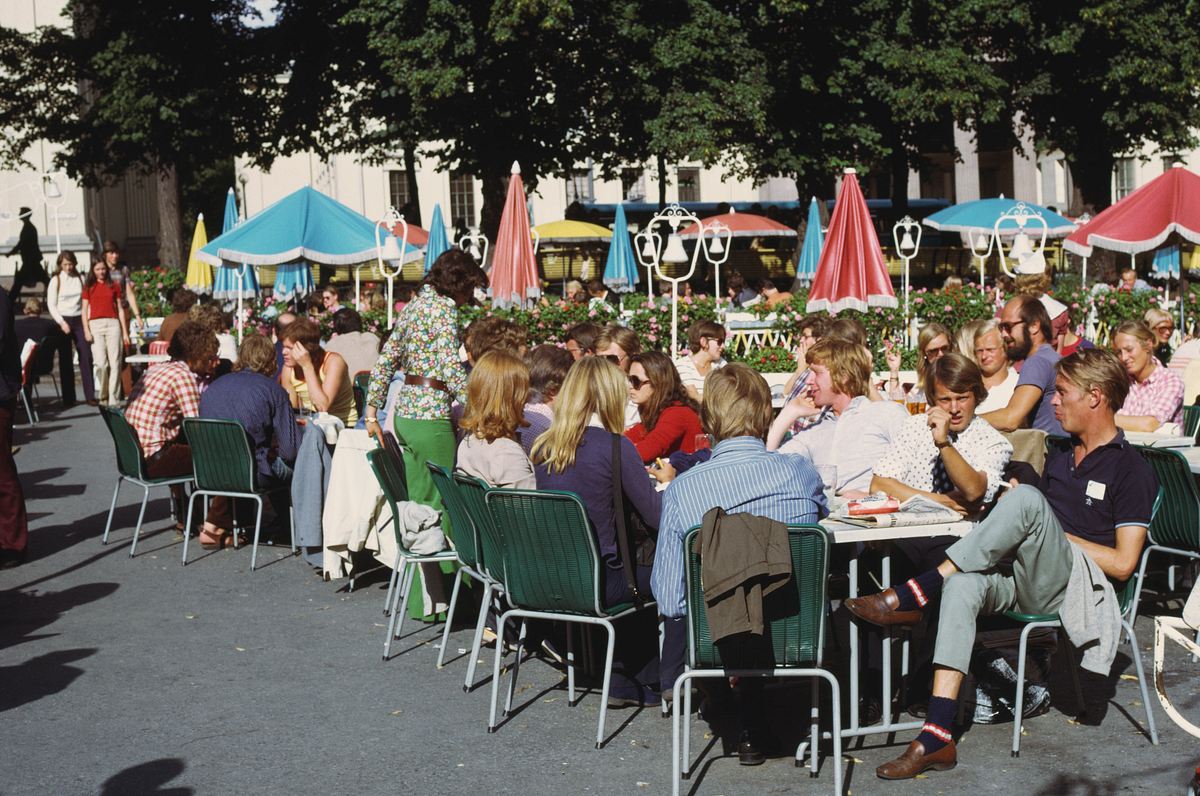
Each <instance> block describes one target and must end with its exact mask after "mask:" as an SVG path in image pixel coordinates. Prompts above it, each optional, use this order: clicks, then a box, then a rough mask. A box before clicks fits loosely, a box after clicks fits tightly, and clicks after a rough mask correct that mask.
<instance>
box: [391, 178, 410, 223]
mask: <svg viewBox="0 0 1200 796" xmlns="http://www.w3.org/2000/svg"><path fill="white" fill-rule="evenodd" d="M387 176H388V201H389V202H390V203H391V206H392V207H394V208H396V209H397V210H399V211H400V212H401V213H403V212H404V208H405V207H407V206H408V172H407V171H404V170H403V169H392V170H391V171H389V172H388V173H387Z"/></svg>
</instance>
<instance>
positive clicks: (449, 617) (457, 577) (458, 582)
mask: <svg viewBox="0 0 1200 796" xmlns="http://www.w3.org/2000/svg"><path fill="white" fill-rule="evenodd" d="M463 576H464V572H463V570H462V568H461V567H460V568H459V570H458V571H457V572H455V573H454V588H453V589H452V590H451V592H450V607H449V608H447V609H446V626H445V627H444V628H442V648H441V649H440V650H438V657H437V668H439V669H440V668H442V661H444V660H445V659H446V645H448V644H449V643H450V625H451V623H453V621H454V609H455V608H456V607H458V592H459V589H460V588H461V587H462V582H463Z"/></svg>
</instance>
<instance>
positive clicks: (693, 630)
mask: <svg viewBox="0 0 1200 796" xmlns="http://www.w3.org/2000/svg"><path fill="white" fill-rule="evenodd" d="M699 534H700V528H699V526H697V527H695V528H693V529H691V530H690V531H688V532H687V533H686V534H685V535H684V539H683V548H684V577H685V578H686V586H687V589H686V600H687V614H688V660H689V665H691V666H692V667H693V668H702V669H707V668H716V667H721V666H722V665H723V663H722V661H721V656H720V653H719V652H718V651H717V648H716V646H715V645H714V644H713V641H712V635H711V634H710V632H709V627H708V611H707V609H706V607H705V604H704V587H703V586H702V585H701V577H700V573H701V567H702V565H703V562H702V561H701V560H700V554H699V553H697V552H696V551H695V550H694V549H693V548H694V546H695V544H694V542H695V540H696V539H697V538H698V536H699ZM788 542H789V545H790V547H791V552H792V579H791V582H790V583H789V584H788V585H786V586H784V587H782V588H779V589H776V590H775V591H774V592H772V593H771V594H770V595H768V596H767V597H766V599H765V600H764V601H763V617H764V620H766V626H765V627H764V631H763V633H764V636H767V637H768V638H767V639H766V640H767V641H768V642H769V645H770V648H771V651H772V654H773V663H774V665H775V666H776V667H806V666H818V665H820V663H821V656H822V653H823V649H824V639H825V615H826V611H825V580H826V575H827V573H828V568H829V536H828V534H827V533H826V531H825V529H824V528H822V527H821V526H820V525H789V526H788Z"/></svg>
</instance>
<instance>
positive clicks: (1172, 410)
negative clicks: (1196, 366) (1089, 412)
mask: <svg viewBox="0 0 1200 796" xmlns="http://www.w3.org/2000/svg"><path fill="white" fill-rule="evenodd" d="M1154 365H1155V368H1154V372H1153V373H1151V374H1150V378H1148V379H1146V380H1145V381H1144V382H1138V380H1137V379H1134V378H1130V379H1129V396H1128V397H1127V398H1126V399H1125V405H1124V406H1122V407H1121V411H1119V412H1117V414H1119V415H1128V416H1131V417H1147V416H1153V417H1155V418H1157V420H1158V422H1160V423H1179V422H1182V419H1183V379H1182V378H1180V376H1179V373H1178V372H1176V371H1174V370H1171V369H1170V368H1164V367H1163V364H1162V363H1161V362H1159V361H1158V358H1157V357H1156V358H1155V359H1154Z"/></svg>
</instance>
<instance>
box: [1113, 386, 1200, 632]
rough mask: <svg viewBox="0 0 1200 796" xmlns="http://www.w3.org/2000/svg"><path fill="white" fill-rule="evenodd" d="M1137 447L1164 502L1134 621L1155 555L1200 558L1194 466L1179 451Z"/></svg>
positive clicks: (1153, 525) (1141, 571)
mask: <svg viewBox="0 0 1200 796" xmlns="http://www.w3.org/2000/svg"><path fill="white" fill-rule="evenodd" d="M1184 408H1200V407H1184ZM1137 448H1138V452H1139V453H1141V454H1142V458H1144V459H1145V460H1146V461H1147V462H1149V464H1150V466H1151V467H1153V468H1154V474H1155V475H1156V476H1158V485H1159V488H1160V489H1161V490H1162V495H1163V499H1162V503H1161V505H1160V506H1159V508H1158V510H1157V511H1155V513H1154V519H1153V520H1151V522H1150V532H1149V540H1148V542H1149V543H1148V544H1147V545H1146V549H1145V550H1143V551H1142V560H1141V563H1140V565H1139V566H1138V576H1137V591H1136V592H1135V593H1134V596H1133V609H1132V610H1133V618H1136V617H1137V612H1138V603H1139V601H1140V600H1141V597H1142V585H1143V581H1144V578H1145V577H1146V566H1147V565H1148V564H1149V562H1150V554H1151V553H1167V554H1169V555H1173V556H1182V557H1184V558H1189V559H1192V560H1198V559H1200V488H1197V486H1196V478H1195V476H1194V475H1192V469H1191V466H1190V465H1189V464H1188V461H1187V459H1185V458H1184V456H1183V454H1182V453H1180V452H1179V451H1177V450H1172V449H1170V448H1154V447H1150V446H1147V445H1139V446H1137ZM1172 574H1173V573H1172ZM1174 585H1175V584H1174V578H1171V579H1170V583H1169V585H1168V588H1170V589H1171V590H1174ZM1130 621H1132V619H1131V620H1130Z"/></svg>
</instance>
